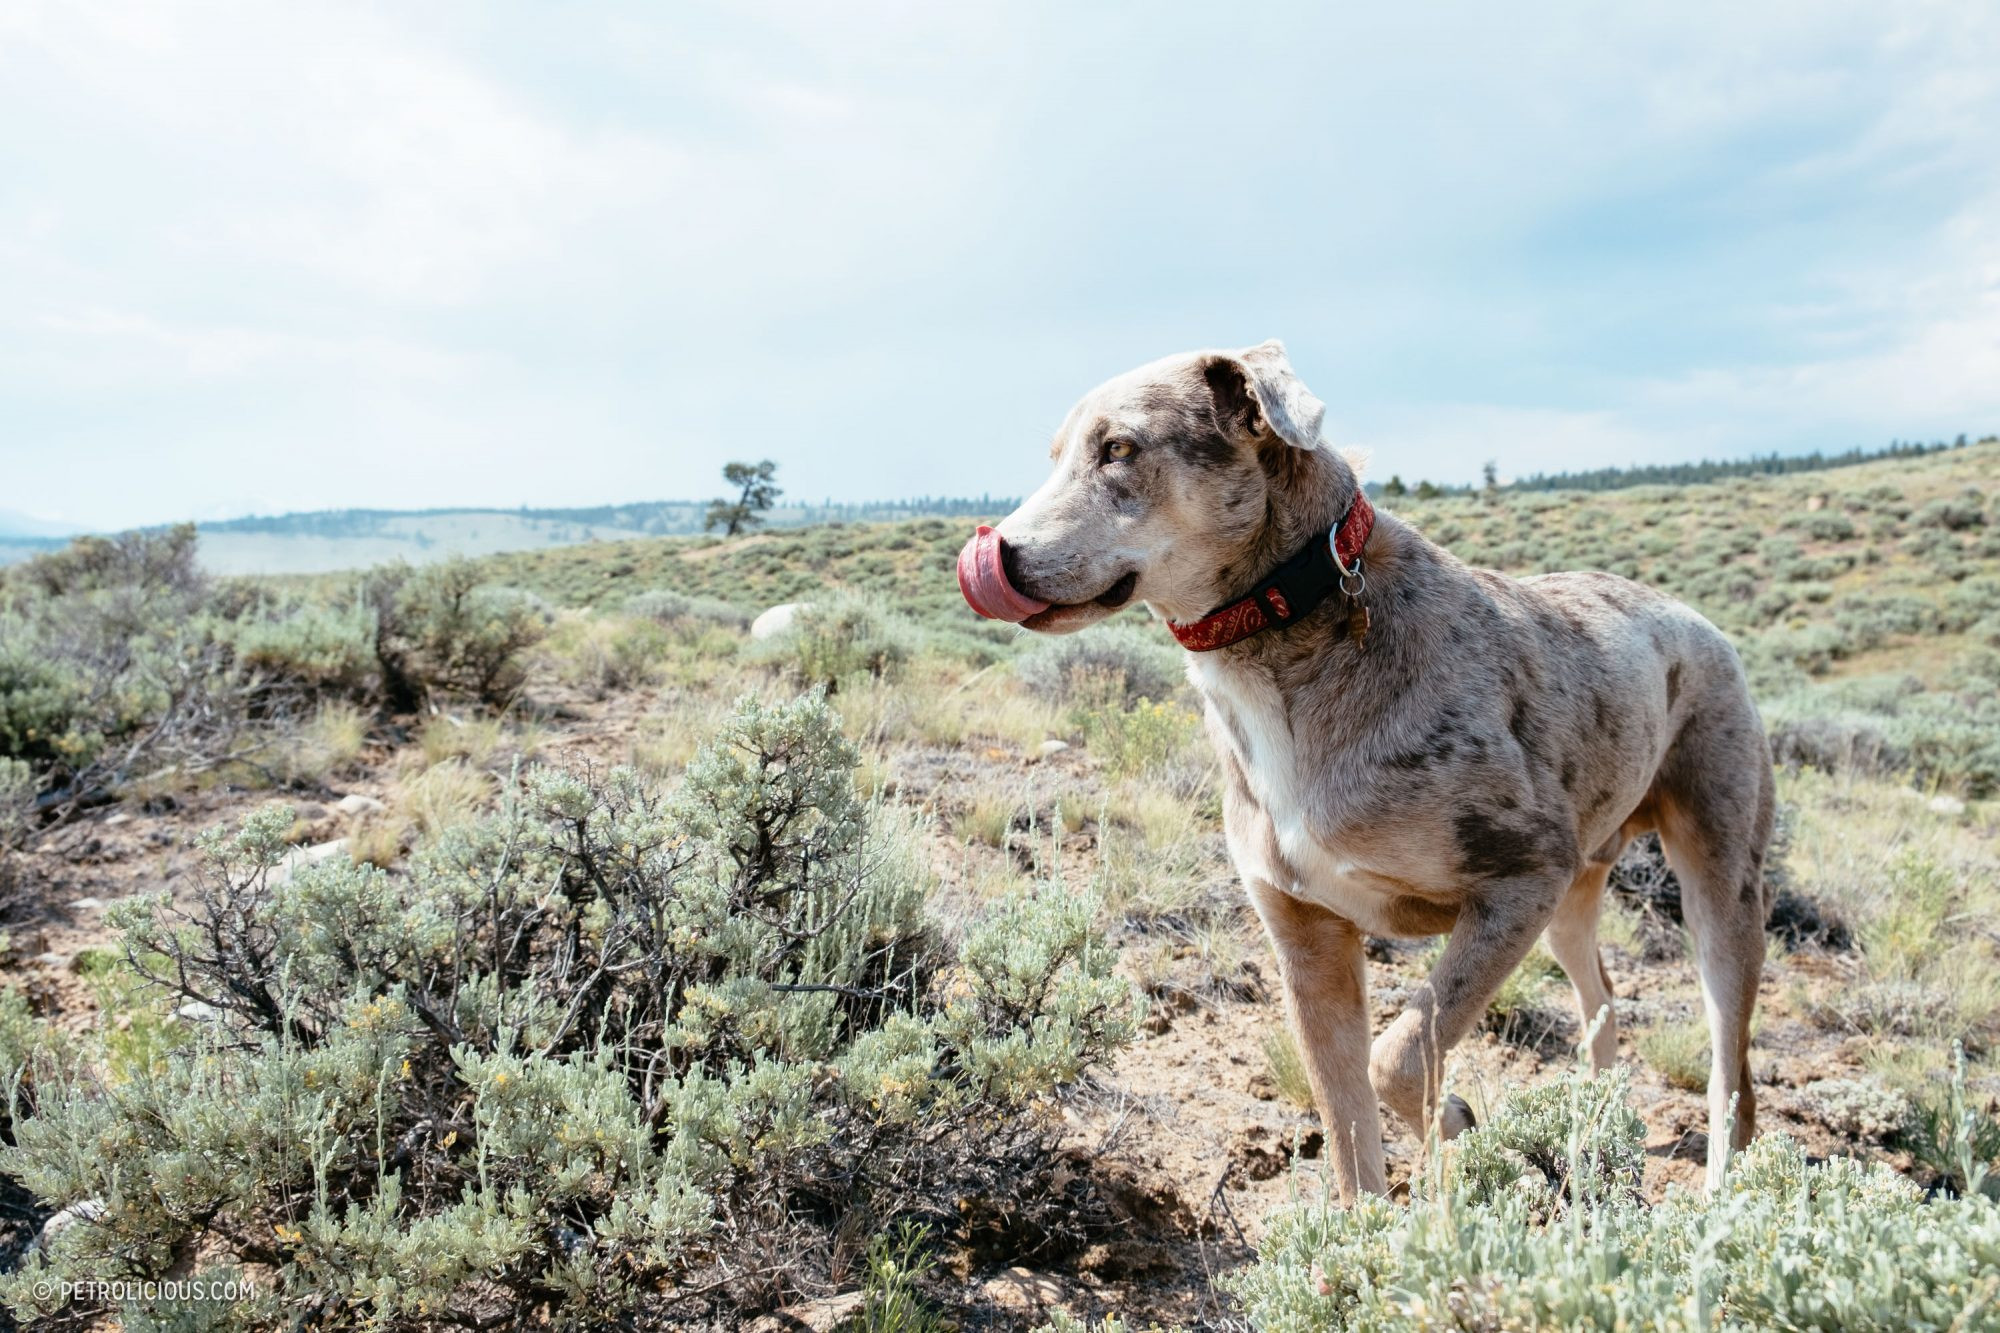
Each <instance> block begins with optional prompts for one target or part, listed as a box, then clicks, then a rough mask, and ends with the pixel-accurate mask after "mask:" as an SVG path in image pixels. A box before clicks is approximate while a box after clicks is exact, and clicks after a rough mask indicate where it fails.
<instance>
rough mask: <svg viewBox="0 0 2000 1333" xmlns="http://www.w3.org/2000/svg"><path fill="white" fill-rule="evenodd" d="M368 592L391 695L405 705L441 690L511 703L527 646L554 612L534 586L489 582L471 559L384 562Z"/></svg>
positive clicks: (378, 654) (544, 629)
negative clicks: (524, 588)
mask: <svg viewBox="0 0 2000 1333" xmlns="http://www.w3.org/2000/svg"><path fill="white" fill-rule="evenodd" d="M362 596H363V597H364V599H365V600H366V601H367V603H368V604H369V606H371V607H372V608H373V610H374V612H375V618H376V629H375V652H376V657H377V660H378V662H379V663H380V666H381V669H382V675H383V687H384V689H385V690H386V691H387V694H388V702H389V704H390V706H391V707H394V708H397V709H399V710H403V711H408V710H412V709H414V708H415V707H416V706H417V704H418V703H419V702H421V701H422V700H423V699H424V698H426V697H427V696H429V695H430V694H432V693H434V692H436V693H445V694H462V695H468V696H470V697H472V698H476V699H480V700H482V701H484V702H486V703H489V704H494V705H499V704H504V703H506V702H507V701H508V700H510V699H511V698H512V697H513V695H514V693H515V692H516V691H517V690H518V689H519V688H520V686H521V682H522V680H523V678H524V672H523V670H522V666H521V653H522V651H523V650H525V649H527V648H529V647H531V646H532V645H534V644H535V643H536V642H538V641H539V640H540V639H541V638H542V636H543V635H544V634H546V633H547V632H548V628H549V624H550V622H551V620H552V619H553V617H552V616H551V614H550V612H549V610H548V608H547V607H546V606H545V605H544V604H543V603H542V602H541V600H540V599H539V598H536V597H534V596H533V595H531V594H529V593H524V592H519V591H516V590H514V589H509V588H493V587H487V586H485V585H484V584H483V583H482V582H481V579H480V574H479V568H478V566H476V565H474V564H473V563H472V562H471V561H469V560H448V561H445V562H444V563H442V564H436V565H428V566H425V567H424V568H422V569H417V570H412V569H411V568H410V567H409V566H407V565H400V564H398V565H385V566H382V567H381V568H379V569H376V570H374V571H372V572H371V573H370V574H369V575H368V577H367V578H366V580H364V582H363V585H362Z"/></svg>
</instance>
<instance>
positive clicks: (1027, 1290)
mask: <svg viewBox="0 0 2000 1333" xmlns="http://www.w3.org/2000/svg"><path fill="white" fill-rule="evenodd" d="M979 1292H980V1294H981V1295H982V1296H984V1297H985V1298H986V1299H987V1300H989V1301H991V1302H992V1303H993V1304H994V1305H995V1306H997V1307H999V1308H1000V1309H1002V1310H1007V1311H1013V1312H1019V1313H1037V1314H1038V1313H1040V1312H1041V1311H1043V1310H1047V1309H1049V1308H1051V1307H1053V1306H1055V1305H1058V1304H1060V1303H1061V1301H1062V1296H1063V1291H1062V1287H1061V1286H1059V1285H1058V1284H1057V1283H1056V1281H1055V1279H1053V1278H1051V1277H1049V1276H1047V1275H1046V1274H1042V1273H1037V1272H1035V1271H1033V1270H1032V1269H1027V1268H1010V1269H1008V1270H1007V1271H1006V1272H1004V1273H1000V1274H998V1275H997V1276H994V1277H990V1278H988V1279H987V1280H986V1281H984V1282H982V1283H980V1285H979Z"/></svg>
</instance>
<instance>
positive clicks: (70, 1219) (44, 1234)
mask: <svg viewBox="0 0 2000 1333" xmlns="http://www.w3.org/2000/svg"><path fill="white" fill-rule="evenodd" d="M102 1216H104V1200H102V1199H85V1200H83V1201H82V1202H81V1203H73V1204H71V1205H70V1206H69V1207H67V1208H65V1209H63V1210H62V1211H61V1212H59V1213H57V1214H56V1215H55V1216H54V1217H51V1218H50V1219H49V1220H48V1221H46V1222H44V1223H42V1229H41V1230H40V1231H39V1232H37V1233H36V1235H35V1249H36V1251H37V1252H38V1253H40V1254H42V1255H44V1256H46V1255H47V1254H48V1252H49V1246H50V1245H52V1244H54V1243H55V1239H56V1237H57V1236H60V1235H62V1233H63V1232H65V1231H68V1230H69V1229H70V1228H71V1227H73V1226H80V1225H82V1224H83V1223H85V1222H95V1221H96V1220H97V1219H98V1218H100V1217H102Z"/></svg>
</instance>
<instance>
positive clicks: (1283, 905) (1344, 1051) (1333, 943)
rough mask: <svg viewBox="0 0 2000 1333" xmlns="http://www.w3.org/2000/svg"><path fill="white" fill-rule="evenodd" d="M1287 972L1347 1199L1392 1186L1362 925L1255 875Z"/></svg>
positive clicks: (1289, 996)
mask: <svg viewBox="0 0 2000 1333" xmlns="http://www.w3.org/2000/svg"><path fill="white" fill-rule="evenodd" d="M1246 887H1247V888H1248V889H1249V891H1250V901H1251V903H1252V904H1253V905H1254V906H1255V907H1256V909H1257V915H1258V916H1259V917H1261V918H1262V919H1263V922H1264V928H1265V930H1266V931H1268V932H1269V933H1270V936H1271V948H1272V950H1273V952H1275V953H1276V954H1277V956H1278V973H1279V975H1280V977H1282V978H1283V980H1284V988H1285V1011H1286V1014H1287V1016H1288V1017H1289V1018H1290V1020H1291V1025H1292V1035H1293V1037H1294V1038H1295V1039H1296V1040H1297V1042H1298V1046H1299V1057H1300V1059H1301V1060H1302V1061H1303V1062H1304V1064H1305V1067H1306V1077H1307V1079H1309V1080H1310V1081H1311V1083H1312V1090H1313V1100H1314V1101H1315V1102H1317V1103H1318V1104H1319V1115H1320V1123H1321V1124H1322V1125H1323V1126H1324V1127H1325V1129H1326V1145H1327V1146H1326V1153H1327V1157H1328V1158H1329V1159H1330V1160H1331V1162H1332V1167H1333V1184H1334V1190H1335V1192H1336V1193H1337V1194H1338V1195H1339V1196H1340V1201H1341V1202H1342V1203H1352V1202H1354V1199H1355V1196H1356V1195H1357V1194H1358V1193H1359V1192H1360V1191H1362V1190H1366V1191H1368V1192H1369V1193H1371V1194H1380V1193H1382V1192H1383V1191H1384V1190H1385V1189H1387V1188H1388V1176H1387V1172H1386V1170H1385V1168H1384V1164H1383V1159H1382V1113H1381V1112H1380V1111H1379V1110H1378V1109H1376V1106H1375V1091H1374V1089H1373V1088H1372V1087H1370V1086H1369V1083H1368V1031H1369V1024H1368V973H1367V969H1368V960H1367V956H1366V955H1365V954H1364V953H1363V951H1362V938H1361V931H1360V930H1359V928H1357V927H1356V926H1355V924H1354V923H1353V922H1351V921H1348V920H1346V919H1345V918H1343V917H1339V916H1336V915H1334V914H1333V913H1332V912H1329V911H1327V910H1326V909H1325V908H1324V907H1320V906H1317V905H1315V904H1313V903H1309V902H1305V901H1303V900H1301V899H1298V898H1294V897H1292V896H1291V895H1290V894H1288V893H1284V892H1282V891H1280V890H1279V889H1276V888H1274V887H1273V886H1271V885H1270V884H1268V883H1266V882H1264V881H1263V880H1247V881H1246Z"/></svg>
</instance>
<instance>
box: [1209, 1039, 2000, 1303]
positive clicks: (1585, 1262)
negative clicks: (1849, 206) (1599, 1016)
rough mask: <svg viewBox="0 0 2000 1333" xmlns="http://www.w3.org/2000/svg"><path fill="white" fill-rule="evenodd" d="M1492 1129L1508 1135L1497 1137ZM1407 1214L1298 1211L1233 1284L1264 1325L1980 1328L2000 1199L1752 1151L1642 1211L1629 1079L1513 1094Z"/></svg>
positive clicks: (1876, 1170) (1565, 1083)
mask: <svg viewBox="0 0 2000 1333" xmlns="http://www.w3.org/2000/svg"><path fill="white" fill-rule="evenodd" d="M1496 1131H1497V1132H1496ZM1446 1157H1447V1159H1448V1166H1447V1168H1446V1169H1445V1170H1444V1171H1443V1172H1442V1173H1441V1176H1440V1177H1439V1178H1437V1179H1436V1180H1424V1181H1420V1182H1419V1189H1418V1196H1417V1197H1416V1198H1415V1199H1414V1200H1413V1202H1412V1203H1411V1204H1410V1205H1409V1206H1408V1207H1403V1206H1400V1205H1397V1204H1394V1203H1390V1202H1388V1201H1386V1200H1382V1199H1377V1198H1373V1197H1370V1198H1365V1199H1363V1200H1362V1201H1361V1202H1360V1203H1359V1204H1358V1205H1357V1206H1356V1207H1354V1208H1351V1209H1343V1208H1339V1207H1335V1206H1331V1205H1327V1204H1308V1205H1304V1206H1296V1207H1293V1208H1291V1209H1289V1210H1287V1211H1284V1212H1281V1213H1279V1214H1277V1215H1276V1216H1275V1217H1274V1218H1273V1219H1272V1221H1271V1223H1270V1226H1269V1229H1268V1231H1267V1234H1266V1237H1265V1239H1264V1242H1263V1244H1262V1246H1261V1247H1260V1251H1259V1256H1258V1260H1257V1262H1256V1263H1255V1264H1254V1265H1252V1266H1251V1267H1250V1268H1247V1269H1244V1270H1241V1271H1239V1272H1237V1273H1235V1274H1232V1275H1230V1276H1228V1277H1225V1278H1224V1279H1222V1284H1223V1285H1224V1286H1225V1287H1227V1288H1228V1289H1229V1290H1231V1291H1233V1292H1234V1293H1235V1294H1236V1296H1237V1297H1238V1299H1239V1300H1240V1301H1241V1302H1242V1305H1243V1310H1244V1313H1245V1315H1247V1317H1248V1318H1249V1320H1250V1321H1251V1322H1252V1323H1253V1324H1254V1325H1255V1326H1256V1327H1258V1328H1260V1329H1266V1330H1281V1331H1283V1333H1292V1331H1294V1330H1296V1331H1298V1333H1304V1331H1305V1330H1323V1329H1367V1330H1370V1333H1375V1331H1376V1330H1383V1331H1385V1333H1405V1331H1407V1333H1416V1331H1417V1330H1433V1329H1441V1328H1443V1329H1496V1330H1497V1329H1516V1328H1518V1329H1544V1328H1546V1329H1557V1328H1560V1329H1600V1330H1605V1331H1606V1333H1610V1331H1611V1330H1625V1329H1664V1330H1673V1331H1674V1333H1695V1330H1708V1329H1713V1328H1717V1327H1727V1328H1784V1329H1859V1328H1871V1329H1892V1328H1894V1329H1902V1328H1932V1329H1943V1328H1971V1327H1987V1326H1989V1325H1990V1324H1991V1323H1992V1322H1993V1318H1994V1314H1995V1311H1996V1308H2000V1307H1996V1302H2000V1208H1997V1207H1996V1206H1995V1204H1994V1203H1993V1202H1992V1201H1991V1200H1989V1199H1986V1198H1984V1197H1978V1196H1975V1197H1967V1198H1956V1199H1937V1200H1933V1201H1930V1202H1926V1201H1925V1199H1924V1196H1923V1193H1922V1191H1920V1190H1919V1189H1917V1188H1916V1187H1915V1186H1914V1185H1912V1184H1911V1183H1910V1182H1909V1181H1907V1180H1905V1179H1903V1178H1902V1177H1900V1176H1898V1175H1896V1174H1895V1173H1894V1172H1892V1171H1890V1170H1889V1169H1888V1168H1886V1167H1883V1166H1879V1165H1867V1164H1863V1163H1860V1162H1857V1161H1854V1160H1851V1159H1846V1158H1836V1159H1833V1160H1832V1161H1828V1162H1824V1163H1813V1162H1810V1161H1808V1159H1807V1157H1806V1155H1805V1153H1804V1151H1803V1150H1802V1149H1801V1148H1800V1147H1799V1145H1798V1144H1796V1143H1794V1142H1792V1141H1791V1140H1789V1139H1786V1138H1784V1137H1782V1136H1775V1135H1770V1136H1766V1137H1764V1138H1761V1139H1759V1140H1757V1141H1756V1142H1755V1143H1753V1144H1752V1145H1751V1146H1750V1148H1749V1149H1747V1150H1746V1151H1745V1152H1744V1153H1742V1154H1741V1155H1740V1156H1739V1157H1738V1158H1737V1159H1736V1160H1735V1161H1734V1162H1733V1163H1732V1165H1731V1170H1730V1174H1729V1177H1728V1179H1727V1181H1726V1183H1725V1184H1724V1186H1723V1187H1722V1189H1721V1190H1720V1191H1718V1192H1717V1194H1716V1195H1715V1197H1714V1198H1712V1199H1703V1198H1701V1197H1700V1196H1698V1195H1696V1194H1694V1193H1691V1192H1688V1191H1684V1190H1673V1191H1670V1192H1669V1193H1668V1195H1667V1197H1666V1198H1665V1199H1664V1200H1663V1201H1661V1202H1659V1203H1653V1204H1649V1203H1647V1202H1645V1201H1644V1200H1643V1199H1642V1198H1641V1196H1640V1194H1639V1190H1638V1185H1639V1172H1640V1168H1641V1165H1642V1163H1643V1161H1644V1157H1643V1154H1642V1153H1641V1150H1640V1126H1639V1122H1638V1120H1637V1118H1636V1117H1634V1116H1633V1115H1632V1113H1631V1112H1630V1111H1629V1110H1627V1109H1626V1108H1625V1107H1624V1105H1623V1080H1622V1079H1621V1078H1619V1077H1618V1076H1616V1075H1615V1074H1613V1075H1606V1076H1602V1077H1600V1078H1598V1079H1595V1080H1589V1079H1583V1078H1580V1077H1569V1078H1566V1079H1563V1080H1559V1081H1557V1082H1555V1083H1552V1084H1549V1085H1546V1086H1545V1087H1543V1088H1538V1089H1535V1090H1533V1091H1532V1092H1530V1093H1527V1094H1523V1095H1521V1096H1518V1097H1515V1098H1511V1099H1509V1101H1508V1102H1506V1103H1503V1105H1502V1108H1501V1109H1500V1110H1499V1111H1498V1112H1496V1114H1495V1117H1494V1125H1493V1126H1492V1127H1491V1128H1490V1129H1489V1127H1481V1128H1479V1129H1475V1130H1472V1131H1470V1132H1468V1133H1467V1134H1465V1135H1462V1136H1461V1137H1460V1138H1459V1139H1457V1140H1455V1141H1454V1142H1453V1143H1452V1144H1451V1145H1449V1147H1448V1148H1447V1150H1446Z"/></svg>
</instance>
